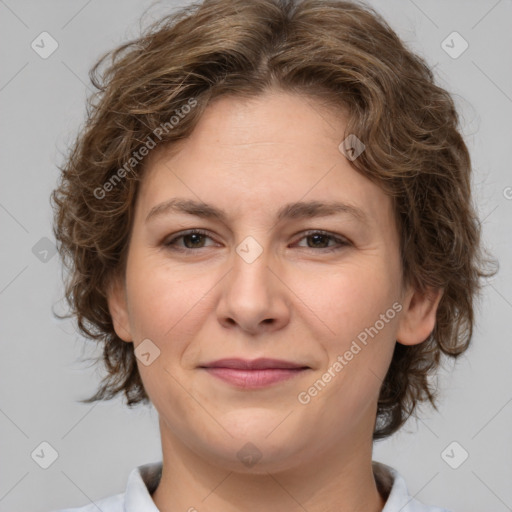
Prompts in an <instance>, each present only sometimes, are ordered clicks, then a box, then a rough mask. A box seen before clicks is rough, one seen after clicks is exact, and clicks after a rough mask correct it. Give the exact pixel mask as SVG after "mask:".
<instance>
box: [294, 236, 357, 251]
mask: <svg viewBox="0 0 512 512" xmlns="http://www.w3.org/2000/svg"><path fill="white" fill-rule="evenodd" d="M300 240H306V241H311V242H312V245H309V244H308V245H307V246H306V247H307V248H308V249H328V250H336V249H339V248H340V246H345V245H349V244H348V241H347V240H345V239H343V238H339V237H337V236H334V235H332V234H330V233H327V232H325V231H309V232H307V233H306V234H305V235H304V236H303V237H302V238H301V239H300ZM330 242H334V246H333V245H331V246H329V243H330ZM326 244H327V245H326ZM337 246H338V247H337ZM301 247H304V246H301Z"/></svg>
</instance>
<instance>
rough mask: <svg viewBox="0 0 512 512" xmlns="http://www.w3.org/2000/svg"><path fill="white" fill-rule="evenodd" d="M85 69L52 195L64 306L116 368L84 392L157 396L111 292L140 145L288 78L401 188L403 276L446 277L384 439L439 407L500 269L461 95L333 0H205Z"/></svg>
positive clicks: (396, 196) (395, 374)
mask: <svg viewBox="0 0 512 512" xmlns="http://www.w3.org/2000/svg"><path fill="white" fill-rule="evenodd" d="M90 79H91V81H92V83H93V85H94V87H95V88H96V89H97V90H96V92H95V93H94V94H93V95H92V96H91V97H90V98H89V100H88V104H87V118H86V122H85V125H84V126H83V128H82V130H81V131H80V133H79V135H78V137H77V139H76V141H75V142H74V145H73V147H72V148H71V149H70V150H69V155H67V156H66V159H65V163H64V165H62V166H60V167H59V168H60V170H61V176H60V181H59V184H58V187H57V188H56V189H55V190H54V191H53V193H52V197H51V200H52V206H53V207H54V212H55V217H54V226H53V230H54V234H55V237H56V239H57V243H58V248H59V252H60V254H61V257H62V259H63V262H64V265H65V267H66V268H68V269H69V270H70V273H69V274H68V276H67V280H66V299H67V301H68V304H69V306H70V308H71V312H70V313H69V314H68V315H64V316H62V315H61V316H60V318H64V317H70V316H76V319H77V323H78V327H79V329H80V331H81V332H82V333H83V334H85V336H86V337H89V338H91V339H95V340H99V341H101V342H103V355H102V356H100V357H99V358H98V360H100V359H102V360H103V362H104V364H105V367H106V371H107V374H106V376H105V377H104V378H103V380H102V382H101V386H100V388H99V390H98V391H97V392H96V394H95V395H94V396H92V397H90V398H88V399H86V400H81V401H82V402H86V403H90V402H93V401H97V400H108V399H111V398H113V397H114V396H116V395H117V394H119V393H124V395H125V397H126V399H127V404H128V405H129V406H133V405H135V404H137V403H139V402H143V403H149V398H148V396H147V394H146V392H145V390H144V386H143V383H142V381H141V378H140V375H139V372H138V369H137V364H136V358H135V356H134V352H133V344H131V343H126V342H124V341H122V340H121V339H120V338H119V337H118V336H117V335H116V333H115V331H114V327H113V323H112V319H111V315H110V313H109V309H108V305H107V298H106V291H107V289H108V286H109V283H110V282H111V279H112V277H113V276H115V275H121V276H122V275H123V274H124V268H125V263H126V254H127V249H128V244H129V239H130V231H131V226H132V219H133V211H134V204H135V200H136V197H137V190H138V186H139V185H138V184H139V181H140V180H141V178H142V175H143V170H144V159H143V158H142V159H140V163H139V158H137V159H135V156H137V157H139V156H140V154H144V151H143V147H144V146H146V147H147V146H148V143H149V140H150V139H151V141H153V143H155V144H158V145H159V146H161V145H164V144H165V145H167V146H169V145H171V146H172V144H173V142H175V141H178V140H180V139H183V138H185V137H187V136H189V135H190V134H191V132H192V131H193V129H194V127H195V126H196V124H197V122H198V120H199V119H200V117H201V114H202V113H203V112H204V109H205V108H206V107H207V105H208V103H209V102H210V101H211V100H212V99H213V98H215V97H219V96H221V95H238V96H245V97H254V96H257V95H261V94H262V93H263V92H264V91H266V90H268V89H269V88H271V87H278V88H280V89H281V90H283V91H286V92H290V93H300V94H305V95H306V97H311V98H314V99H316V100H319V101H321V102H322V104H324V105H326V106H330V107H331V108H332V109H333V111H336V109H337V108H339V107H341V108H342V109H343V110H344V111H345V112H347V116H348V117H347V128H346V134H355V135H356V136H357V137H358V138H359V139H360V140H361V141H363V142H364V144H365V145H366V150H365V151H364V152H363V153H362V154H361V155H360V156H359V157H358V158H357V159H356V160H354V161H353V162H351V164H352V166H353V167H354V169H355V170H356V171H358V172H360V173H361V174H363V175H364V176H366V177H367V178H369V179H370V180H372V181H373V182H375V183H377V184H378V185H379V186H380V187H381V188H382V189H383V190H384V191H385V192H386V193H387V194H389V196H390V197H391V198H392V200H393V203H394V209H395V213H396V219H397V223H398V226H399V229H400V249H401V258H402V266H403V280H404V282H405V283H406V284H412V285H414V286H415V288H416V289H418V290H421V291H424V290H426V289H427V288H428V287H433V288H442V289H443V290H444V293H443V296H442V299H441V302H440V304H439V307H438V310H437V318H436V325H435V328H434V330H433V331H432V333H431V334H430V336H429V337H428V338H427V339H426V340H425V341H424V342H423V343H421V344H419V345H415V346H404V345H402V344H400V343H396V345H395V350H394V354H393V359H392V362H391V365H390V368H389V371H388V373H387V375H386V378H385V380H384V382H383V385H382V388H381V391H380V396H379V401H378V410H377V417H376V423H375V429H374V436H373V437H374V439H379V438H384V437H387V436H389V435H391V434H392V433H393V432H395V431H396V430H398V429H399V428H400V427H401V426H402V425H403V423H404V422H405V421H406V420H407V418H408V417H409V416H410V415H411V414H412V413H413V412H414V410H415V408H416V406H417V405H418V404H419V403H420V402H422V401H423V402H424V401H429V402H430V403H431V404H432V405H433V406H434V407H435V400H434V399H435V398H436V390H435V388H434V386H433V385H432V383H431V382H429V376H430V375H431V374H432V373H433V371H434V370H435V369H436V368H437V367H438V365H439V363H440V356H441V354H445V355H447V356H452V357H453V358H455V357H457V356H458V355H460V354H462V353H463V352H464V351H465V350H466V349H467V347H468V345H469V343H470V339H471V336H472V330H473V323H474V301H475V298H476V296H477V294H478V292H479V290H480V288H481V278H483V277H488V276H491V275H493V274H494V273H495V271H493V270H489V269H487V268H486V265H487V264H488V263H490V262H491V260H490V259H489V258H487V257H486V252H485V250H484V249H483V248H482V247H481V244H480V223H479V221H478V218H477V215H476V213H475V210H474V207H473V205H472V198H471V189H470V172H471V163H470V156H469V153H468V150H467V147H466V145H465V143H464V141H463V138H462V136H461V134H460V133H459V130H458V127H459V119H458V114H457V112H456V109H455V106H454V102H453V100H452V98H451V96H450V94H449V93H448V92H447V91H446V90H444V89H442V88H440V87H439V86H437V85H435V83H434V77H433V73H432V72H431V70H430V69H429V67H428V66H427V64H426V63H425V61H424V60H423V59H422V58H420V57H418V56H417V55H415V54H413V53H411V51H409V50H408V49H407V48H406V47H405V46H404V44H403V43H402V41H401V40H400V39H399V37H398V36H397V35H396V33H395V32H394V31H393V30H392V29H391V28H390V26H389V25H388V24H387V23H386V22H385V21H384V20H383V19H382V18H381V17H380V16H379V14H378V13H376V12H375V11H374V10H373V9H371V8H370V7H368V6H366V5H364V4H358V3H355V2H347V1H335V0H303V1H300V0H258V1H257V2H252V1H251V2H248V1H247V0H205V1H203V2H201V3H196V4H192V5H189V6H188V7H185V8H181V9H180V10H178V11H175V12H173V13H171V14H169V15H168V16H166V17H164V18H163V19H161V20H159V21H158V22H156V23H153V24H152V25H151V26H150V27H149V28H148V29H146V30H145V31H144V33H143V34H142V35H141V37H139V38H137V39H135V40H132V41H130V42H128V43H126V44H123V45H122V46H120V47H118V48H117V49H115V50H112V51H111V52H108V53H106V54H105V55H103V56H102V57H101V58H100V59H99V60H98V61H97V63H96V64H95V65H94V67H93V68H92V69H91V71H90ZM192 102H195V103H194V106H195V108H189V109H188V110H187V111H186V112H188V113H187V115H182V114H183V112H185V109H184V105H187V104H188V105H191V104H192ZM173 116H174V118H175V119H178V117H179V122H178V123H176V122H172V121H170V120H171V119H172V118H173ZM163 127H165V130H164V129H163ZM155 134H158V137H156V136H155ZM148 137H149V139H148ZM343 138H344V137H343ZM343 138H340V141H341V140H343ZM127 162H131V163H130V167H128V168H127V167H126V163H127ZM57 316H59V315H57Z"/></svg>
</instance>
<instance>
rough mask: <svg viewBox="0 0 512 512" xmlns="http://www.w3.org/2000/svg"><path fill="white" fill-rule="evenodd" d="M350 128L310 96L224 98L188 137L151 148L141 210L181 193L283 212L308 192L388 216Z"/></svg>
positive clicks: (230, 207) (236, 210)
mask: <svg viewBox="0 0 512 512" xmlns="http://www.w3.org/2000/svg"><path fill="white" fill-rule="evenodd" d="M344 131H345V122H344V117H343V114H342V112H341V111H328V110H327V109H326V108H325V107H324V106H322V105H321V104H319V103H318V102H317V101H316V100H315V99H313V98H310V97H305V96H301V95H296V94H289V93H283V92H268V93H266V94H264V95H262V96H258V97H255V98H251V99H246V98H239V97H233V96H224V97H221V98H218V99H216V100H215V101H214V102H213V103H211V104H210V105H209V106H208V107H207V108H206V109H205V112H204V114H203V116H202V117H201V119H200V120H199V122H198V124H197V126H196V128H195V129H194V131H193V132H192V134H191V135H190V136H189V137H188V138H187V139H185V140H182V141H180V142H179V143H178V144H175V145H174V146H173V147H171V148H170V149H169V150H168V149H165V148H164V149H160V150H156V151H155V152H154V153H153V154H151V155H150V158H149V160H148V162H147V166H146V173H145V176H144V178H143V182H142V186H141V190H140V201H139V202H140V210H142V211H141V214H144V216H147V214H148V213H149V212H150V211H151V210H152V209H154V208H155V206H157V205H158V204H161V203H163V202H165V201H169V200H170V199H172V198H173V197H181V198H189V199H191V200H195V201H201V202H203V203H208V204H212V203H214V204H215V205H217V207H218V208H219V209H222V210H224V211H228V212H232V213H233V215H234V216H235V217H240V216H243V215H246V214H249V213H251V214H252V215H253V216H254V215H256V214H263V212H267V213H268V214H270V213H272V212H273V213H274V214H275V215H278V212H279V211H280V212H282V205H283V204H285V203H286V204H289V203H292V202H297V201H299V200H301V199H304V200H307V201H322V202H343V203H345V204H349V205H354V206H355V207H359V208H360V209H361V210H363V211H364V213H365V214H366V215H367V217H368V219H370V220H371V219H374V220H377V219H379V218H382V217H383V215H384V216H386V214H387V213H389V212H388V210H389V208H390V200H389V198H388V197H387V196H386V195H385V194H384V193H383V191H382V190H381V189H380V188H379V187H378V186H377V185H376V184H374V183H372V182H370V181H369V180H368V179H367V178H365V177H364V176H362V175H361V174H360V173H358V172H357V171H355V170H354V169H353V168H352V167H351V165H350V163H349V161H348V160H347V159H346V158H345V157H344V155H343V154H342V153H341V152H340V151H339V149H338V146H339V144H340V143H341V142H342V140H343V137H344Z"/></svg>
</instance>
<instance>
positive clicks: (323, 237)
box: [311, 235, 326, 247]
mask: <svg viewBox="0 0 512 512" xmlns="http://www.w3.org/2000/svg"><path fill="white" fill-rule="evenodd" d="M311 238H313V239H314V240H315V242H314V246H315V247H318V244H317V243H316V242H318V241H319V240H320V241H321V240H322V239H323V240H324V242H325V238H326V237H325V235H311ZM320 245H324V246H325V244H320Z"/></svg>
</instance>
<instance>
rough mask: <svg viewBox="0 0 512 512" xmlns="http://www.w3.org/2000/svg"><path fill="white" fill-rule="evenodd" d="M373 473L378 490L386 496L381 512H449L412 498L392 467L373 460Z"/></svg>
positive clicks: (402, 480) (400, 477)
mask: <svg viewBox="0 0 512 512" xmlns="http://www.w3.org/2000/svg"><path fill="white" fill-rule="evenodd" d="M373 473H374V476H375V481H376V483H377V488H378V489H379V492H380V493H381V494H382V495H383V496H385V497H386V504H385V506H384V508H383V509H382V512H450V511H449V510H447V509H445V508H440V507H433V506H430V505H424V504H423V503H420V502H419V501H418V500H416V499H414V498H413V497H412V496H411V495H410V494H409V491H408V489H407V485H406V483H405V480H404V478H403V477H402V476H401V475H400V474H399V473H398V472H397V471H396V470H395V469H393V468H392V467H390V466H387V465H386V464H382V463H380V462H373Z"/></svg>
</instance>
